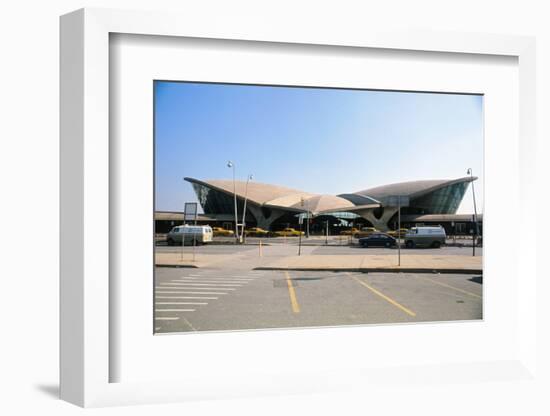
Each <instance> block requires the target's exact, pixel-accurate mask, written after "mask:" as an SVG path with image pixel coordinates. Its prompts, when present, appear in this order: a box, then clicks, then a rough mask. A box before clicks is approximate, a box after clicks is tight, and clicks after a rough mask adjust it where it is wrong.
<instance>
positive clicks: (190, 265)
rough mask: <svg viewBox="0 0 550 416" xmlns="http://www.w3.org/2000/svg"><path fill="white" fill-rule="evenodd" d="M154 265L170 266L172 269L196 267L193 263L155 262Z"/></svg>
mask: <svg viewBox="0 0 550 416" xmlns="http://www.w3.org/2000/svg"><path fill="white" fill-rule="evenodd" d="M155 267H170V268H173V269H198V268H199V266H195V265H194V264H155Z"/></svg>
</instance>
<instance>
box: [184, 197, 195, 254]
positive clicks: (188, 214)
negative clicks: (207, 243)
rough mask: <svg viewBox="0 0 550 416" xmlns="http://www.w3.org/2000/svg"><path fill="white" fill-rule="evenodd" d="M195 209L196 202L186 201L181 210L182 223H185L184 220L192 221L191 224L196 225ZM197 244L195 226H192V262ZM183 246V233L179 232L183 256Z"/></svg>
mask: <svg viewBox="0 0 550 416" xmlns="http://www.w3.org/2000/svg"><path fill="white" fill-rule="evenodd" d="M197 211H198V204H197V203H196V202H186V203H185V208H184V211H183V224H184V225H185V223H186V221H192V222H193V225H197ZM196 245H197V235H196V231H195V228H193V260H192V261H193V262H194V261H195V246H196ZM184 246H185V233H183V229H182V234H181V252H182V258H183V247H184Z"/></svg>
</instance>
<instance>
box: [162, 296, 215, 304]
mask: <svg viewBox="0 0 550 416" xmlns="http://www.w3.org/2000/svg"><path fill="white" fill-rule="evenodd" d="M156 298H157V299H180V298H179V297H177V296H157V297H156ZM156 305H162V303H159V302H156ZM178 305H208V302H178Z"/></svg>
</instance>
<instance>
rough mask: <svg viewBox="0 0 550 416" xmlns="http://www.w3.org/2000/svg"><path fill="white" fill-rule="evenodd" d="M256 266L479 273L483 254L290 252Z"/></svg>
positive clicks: (262, 268) (268, 268) (277, 268)
mask: <svg viewBox="0 0 550 416" xmlns="http://www.w3.org/2000/svg"><path fill="white" fill-rule="evenodd" d="M256 269H257V270H311V271H321V270H324V271H354V272H384V271H385V272H409V273H422V272H440V273H482V269H483V265H482V257H479V256H478V257H473V256H456V255H454V256H449V255H447V256H444V255H443V256H440V255H411V254H406V255H402V256H401V265H400V266H398V260H397V256H389V255H368V254H367V255H316V256H289V257H284V258H280V259H277V260H274V261H271V262H269V263H266V264H264V265H262V266H260V267H257V268H256Z"/></svg>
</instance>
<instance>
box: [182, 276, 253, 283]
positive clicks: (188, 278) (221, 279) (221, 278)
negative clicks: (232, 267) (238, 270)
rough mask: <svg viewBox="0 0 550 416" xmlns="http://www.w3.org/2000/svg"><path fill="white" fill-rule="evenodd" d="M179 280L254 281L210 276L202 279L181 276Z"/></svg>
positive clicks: (242, 278)
mask: <svg viewBox="0 0 550 416" xmlns="http://www.w3.org/2000/svg"><path fill="white" fill-rule="evenodd" d="M180 279H185V280H194V281H197V282H201V281H206V280H208V281H214V280H215V281H217V282H229V281H231V282H233V281H235V282H251V281H253V280H254V279H252V278H251V279H248V278H244V277H238V278H237V277H231V278H229V277H227V278H225V277H210V276H204V277H185V276H182V277H180Z"/></svg>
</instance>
